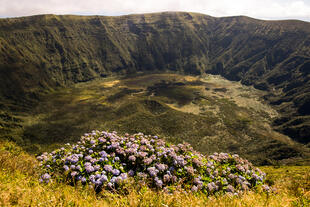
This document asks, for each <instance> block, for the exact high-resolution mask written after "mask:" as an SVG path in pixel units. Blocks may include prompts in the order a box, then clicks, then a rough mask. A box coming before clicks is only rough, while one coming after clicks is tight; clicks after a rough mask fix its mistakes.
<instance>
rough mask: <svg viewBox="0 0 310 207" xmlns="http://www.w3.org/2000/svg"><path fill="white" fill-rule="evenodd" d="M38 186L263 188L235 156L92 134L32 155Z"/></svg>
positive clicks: (254, 171)
mask: <svg viewBox="0 0 310 207" xmlns="http://www.w3.org/2000/svg"><path fill="white" fill-rule="evenodd" d="M37 159H38V160H39V161H40V166H41V177H40V181H41V182H45V183H48V182H51V181H53V180H54V181H60V182H68V183H70V184H76V183H81V184H83V185H91V186H93V187H94V188H95V189H96V190H97V191H100V190H102V189H110V190H121V189H122V186H124V184H125V183H126V182H128V181H129V180H131V181H133V182H134V183H136V184H141V183H142V184H145V185H147V186H149V187H151V188H154V189H164V190H165V191H167V192H170V191H173V190H174V189H183V190H186V191H192V192H198V191H199V192H204V193H206V194H208V195H211V194H218V193H230V194H238V193H241V192H242V191H246V190H249V189H253V188H256V187H257V186H262V187H263V189H265V190H268V189H269V187H268V186H267V185H264V182H265V176H266V174H265V173H263V172H262V171H261V170H259V169H258V168H255V167H254V166H253V165H252V164H251V163H250V162H248V161H247V160H245V159H242V158H240V157H239V156H238V155H236V154H235V155H230V154H228V153H214V154H213V155H210V156H204V155H202V154H200V153H199V152H196V151H194V150H193V148H192V147H191V146H190V145H189V144H187V143H183V144H178V145H172V144H169V143H167V142H165V141H164V140H163V139H160V138H158V137H157V136H150V135H144V134H142V133H138V134H134V135H129V134H125V135H124V136H119V135H118V134H117V133H116V132H112V133H109V132H105V131H102V132H101V131H92V132H91V133H87V134H85V135H84V136H82V137H81V140H80V141H79V142H78V143H77V144H73V145H70V144H67V145H66V147H63V148H61V149H57V150H55V151H53V152H51V153H43V154H42V155H40V156H38V157H37Z"/></svg>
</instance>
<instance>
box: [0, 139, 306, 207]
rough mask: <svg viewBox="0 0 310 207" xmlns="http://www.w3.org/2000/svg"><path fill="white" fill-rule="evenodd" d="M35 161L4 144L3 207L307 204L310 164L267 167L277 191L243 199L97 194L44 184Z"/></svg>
mask: <svg viewBox="0 0 310 207" xmlns="http://www.w3.org/2000/svg"><path fill="white" fill-rule="evenodd" d="M36 164H37V162H36V160H35V159H34V157H32V156H30V155H28V154H27V153H25V152H23V151H22V149H21V148H19V147H17V146H16V145H15V144H13V143H11V142H7V141H5V142H3V141H1V142H0V205H2V206H307V205H309V204H310V188H309V186H310V174H309V170H310V168H309V166H298V167H294V166H291V167H279V168H275V167H263V168H262V169H263V170H264V171H265V172H267V176H268V179H269V183H271V184H272V186H273V187H275V188H276V191H275V193H272V194H266V193H262V192H260V191H259V190H258V191H257V192H248V193H245V194H244V195H241V196H239V197H228V196H219V197H214V196H212V197H206V196H204V195H202V194H196V195H193V194H187V193H182V192H176V193H173V194H165V193H163V192H156V191H152V190H150V189H146V188H143V187H142V188H139V187H138V188H135V187H133V186H128V192H126V193H125V192H123V193H110V192H107V191H103V192H101V193H100V194H97V195H96V194H95V193H94V191H93V190H92V189H89V188H84V187H82V186H69V185H65V184H59V183H50V184H48V185H41V184H39V182H38V175H37V173H36V171H35V166H36Z"/></svg>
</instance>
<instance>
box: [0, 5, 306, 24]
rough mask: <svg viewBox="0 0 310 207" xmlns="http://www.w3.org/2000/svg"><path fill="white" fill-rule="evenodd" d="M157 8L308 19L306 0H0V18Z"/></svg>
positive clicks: (125, 11)
mask: <svg viewBox="0 0 310 207" xmlns="http://www.w3.org/2000/svg"><path fill="white" fill-rule="evenodd" d="M160 11H190V12H199V13H203V14H208V15H211V16H216V17H220V16H233V15H246V16H250V17H254V18H260V19H300V20H305V21H310V0H0V17H16V16H29V15H35V14H79V15H123V14H133V13H135V14H136V13H149V12H160Z"/></svg>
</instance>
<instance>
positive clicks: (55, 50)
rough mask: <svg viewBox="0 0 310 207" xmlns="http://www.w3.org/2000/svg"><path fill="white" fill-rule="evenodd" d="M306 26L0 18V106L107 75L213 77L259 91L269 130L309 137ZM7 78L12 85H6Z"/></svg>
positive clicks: (238, 20)
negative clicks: (273, 114) (270, 107)
mask: <svg viewBox="0 0 310 207" xmlns="http://www.w3.org/2000/svg"><path fill="white" fill-rule="evenodd" d="M309 28H310V27H309V23H306V22H301V21H261V20H255V19H251V18H247V17H227V18H213V17H210V16H206V15H201V14H193V13H174V12H167V13H156V14H145V15H129V16H121V17H99V16H92V17H80V16H55V15H41V16H33V17H24V18H11V19H1V20H0V43H1V44H0V62H1V65H0V77H1V81H0V109H2V110H5V111H7V110H23V109H24V108H25V107H27V106H29V105H31V100H35V99H37V96H38V94H37V93H38V91H45V90H52V89H53V88H55V87H57V86H66V85H68V84H71V83H76V82H81V81H88V80H91V79H93V78H96V77H99V76H106V75H111V74H112V73H113V74H115V73H122V74H126V73H127V74H132V73H135V72H137V71H141V70H144V71H153V70H162V71H163V70H170V71H178V72H184V73H191V74H200V73H202V72H208V73H215V74H221V75H223V76H225V77H227V78H229V79H231V80H241V81H242V83H244V84H253V85H255V86H256V87H257V88H261V89H264V90H267V91H268V92H269V95H267V96H266V99H267V100H269V101H270V102H271V103H273V104H274V105H275V106H277V109H278V111H279V112H281V113H282V114H283V117H282V118H280V119H278V120H277V121H276V122H275V124H276V125H277V128H278V129H279V130H281V131H283V132H285V133H286V134H288V135H290V136H291V137H293V138H294V139H296V140H298V141H300V142H303V143H308V141H309V139H308V138H309V134H310V132H309V103H310V102H309V85H310V84H309V70H308V68H309V64H310V54H309V51H310V49H309V47H310V36H309V33H310V31H309ZM12 83H14V84H12Z"/></svg>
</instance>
